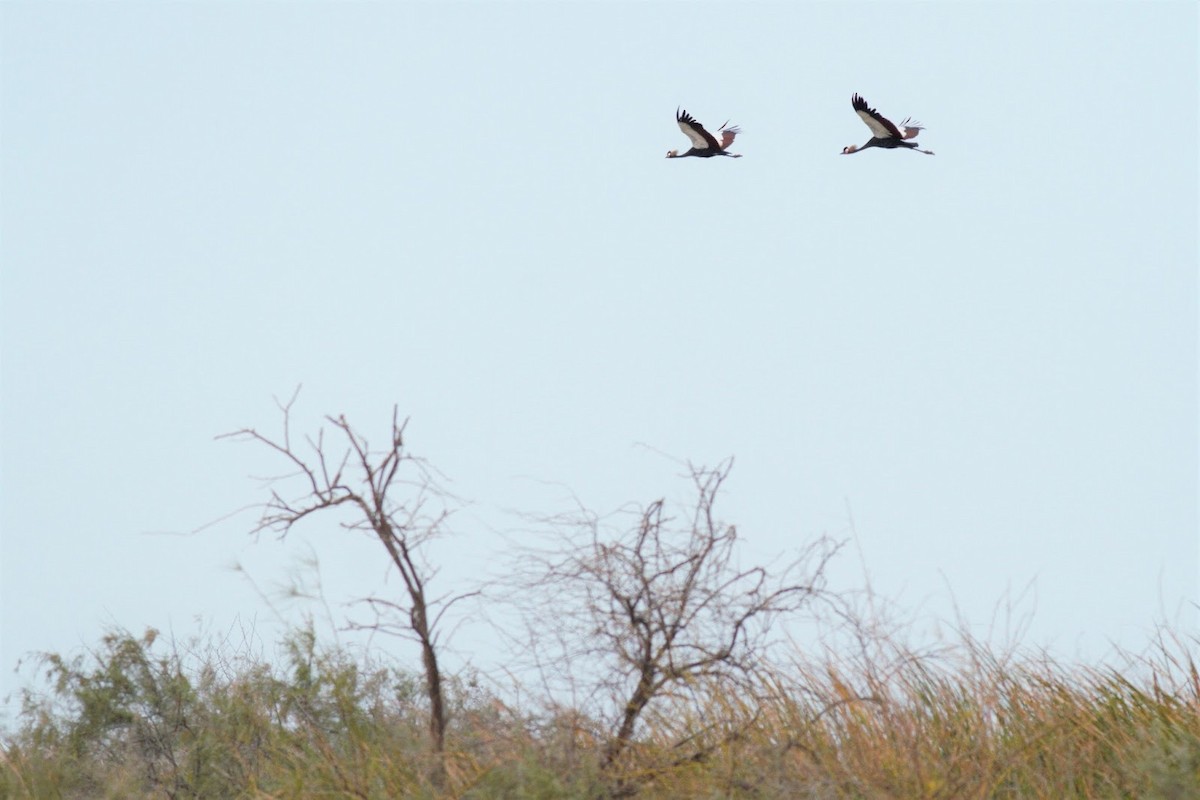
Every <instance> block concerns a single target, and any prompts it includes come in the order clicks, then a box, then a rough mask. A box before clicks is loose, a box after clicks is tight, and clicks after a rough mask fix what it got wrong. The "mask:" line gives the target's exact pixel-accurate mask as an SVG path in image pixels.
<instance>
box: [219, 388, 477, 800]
mask: <svg viewBox="0 0 1200 800" xmlns="http://www.w3.org/2000/svg"><path fill="white" fill-rule="evenodd" d="M295 399H296V398H295V397H294V396H293V397H292V400H291V401H289V402H288V403H286V404H282V403H281V404H280V410H281V411H282V412H283V436H282V438H281V439H278V440H276V439H271V438H269V437H267V436H264V435H263V434H261V433H259V432H258V431H256V430H253V429H243V430H240V431H236V432H234V433H231V434H226V435H227V436H232V437H239V438H245V439H250V440H253V441H257V442H259V443H261V444H265V445H267V446H268V447H269V448H271V449H273V450H275V451H276V452H278V453H280V454H281V455H283V456H284V457H285V458H286V459H287V460H289V461H290V462H291V463H292V465H293V466H295V467H296V468H297V469H298V470H299V476H300V477H301V478H303V480H304V482H305V484H306V494H305V495H304V497H303V498H301V499H300V500H299V501H292V500H288V499H285V498H284V496H283V495H281V494H280V493H279V492H278V491H275V490H272V492H271V499H270V501H268V502H267V503H266V504H265V507H264V511H263V516H262V518H261V519H260V521H259V524H258V527H257V528H256V529H255V530H256V532H259V531H264V530H273V531H276V532H278V533H279V534H280V535H281V536H286V535H287V534H288V533H289V532H290V531H291V529H292V527H293V526H294V525H296V524H297V523H298V522H300V521H301V520H302V519H304V518H305V517H307V516H309V515H310V514H313V513H316V512H319V511H324V510H328V509H332V508H336V507H337V506H341V505H343V504H349V505H350V506H352V507H354V508H357V509H358V511H359V513H360V514H361V517H360V518H359V519H358V520H357V521H355V522H351V523H344V526H345V527H347V528H350V529H351V530H361V531H369V532H370V533H372V534H374V536H375V537H376V538H377V539H378V540H379V543H380V544H382V545H383V547H384V549H385V550H387V553H388V557H389V558H390V559H391V562H392V565H393V566H395V568H396V570H397V572H399V574H400V577H401V579H402V580H403V581H404V589H405V595H406V597H405V598H404V599H403V600H401V601H400V602H394V601H390V600H385V599H382V598H376V597H368V598H364V601H365V602H367V603H368V604H370V605H371V607H372V608H373V609H374V610H375V613H376V615H377V616H376V622H375V624H374V625H353V624H352V627H360V628H361V627H369V628H373V629H376V630H379V629H383V628H385V627H389V626H385V625H383V624H381V622H380V618H381V616H382V615H386V614H396V613H399V614H402V615H406V616H407V619H404V618H403V616H402V619H403V622H402V623H401V626H400V627H401V628H402V629H403V630H402V631H401V633H402V635H404V636H406V637H408V638H411V639H415V640H416V642H417V644H418V646H419V647H420V648H421V667H422V670H423V672H424V674H425V695H426V697H427V699H428V700H429V739H430V745H431V749H432V751H433V755H434V764H433V770H432V780H433V782H434V783H435V784H436V785H437V786H438V787H441V786H444V785H445V780H446V760H445V750H446V703H445V696H444V691H443V686H442V673H441V668H440V666H439V665H438V659H437V630H438V621H439V619H440V618H441V614H443V613H444V612H445V611H446V609H447V608H448V607H449V606H450V605H452V604H453V603H454V602H455V601H457V600H461V599H463V598H464V597H468V596H471V595H473V594H476V592H468V593H465V594H461V595H458V596H456V597H453V598H449V599H444V598H443V599H438V600H435V601H433V603H432V605H433V607H434V608H433V609H431V608H430V605H431V603H430V601H429V600H428V599H427V596H426V591H425V590H426V583H427V581H428V580H429V579H430V578H431V577H432V575H433V570H431V569H430V568H429V567H428V565H426V564H425V563H424V562H423V561H422V560H421V557H420V552H421V547H422V546H423V545H424V544H425V543H427V542H428V541H429V540H430V539H432V538H433V537H435V536H436V535H437V534H438V532H439V530H440V527H441V523H442V521H443V520H444V519H445V517H446V515H447V513H448V512H446V511H442V512H441V513H437V514H433V515H429V514H427V513H426V512H425V511H424V509H423V505H424V502H425V501H426V500H427V499H428V497H429V496H430V495H434V496H440V495H441V493H440V491H439V490H438V489H437V488H436V486H434V484H433V482H432V479H431V478H430V476H429V473H428V472H427V471H426V469H425V467H424V464H423V462H421V461H420V460H418V459H416V458H414V457H413V456H411V455H409V454H408V451H407V450H406V449H405V448H404V428H405V424H406V423H403V422H401V421H400V419H399V416H398V413H397V410H396V409H393V410H392V430H391V441H390V442H389V445H390V446H389V447H388V448H387V449H385V450H383V451H372V450H371V449H370V448H369V447H368V445H367V441H366V439H365V438H364V437H363V436H361V435H360V434H359V433H357V432H356V431H355V430H354V429H353V428H352V427H351V426H350V424H349V423H348V422H347V421H346V419H345V417H342V416H339V417H336V418H335V417H326V419H327V420H328V421H329V422H330V423H332V424H333V426H334V427H335V428H336V429H337V430H338V431H340V432H341V434H342V435H343V436H345V439H346V447H345V449H344V450H343V451H342V453H341V454H340V456H339V457H336V458H334V457H332V456H335V455H337V454H336V453H334V452H331V451H330V448H327V446H326V444H325V438H324V431H321V432H320V433H318V435H317V437H316V439H311V438H310V439H306V441H307V443H308V445H309V447H311V449H312V453H311V454H301V453H300V452H299V451H298V450H297V449H296V448H295V447H294V445H293V443H292V439H291V431H290V425H289V422H290V411H291V406H292V403H294V402H295ZM412 471H415V473H416V475H415V478H412V477H408V476H407V475H406V474H405V473H406V472H412ZM347 472H350V473H357V474H355V475H354V477H353V478H351V477H348V476H347V474H346V473H347ZM397 484H399V485H400V486H402V487H416V492H415V495H412V496H405V497H399V498H398V497H396V496H395V494H394V491H393V490H395V489H396V487H397ZM431 611H433V612H436V613H431Z"/></svg>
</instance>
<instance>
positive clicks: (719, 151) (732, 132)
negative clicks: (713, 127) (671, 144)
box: [667, 108, 742, 158]
mask: <svg viewBox="0 0 1200 800" xmlns="http://www.w3.org/2000/svg"><path fill="white" fill-rule="evenodd" d="M675 121H676V122H678V123H679V130H681V131H683V135H684V136H686V137H688V138H689V139H691V140H692V149H691V150H688V151H687V152H686V153H680V152H679V151H678V150H671V151H670V152H668V153H667V158H687V157H688V156H696V158H712V157H713V156H729V157H730V158H741V156H740V155H737V154H735V153H727V152H725V148H727V147H729V145H731V144H733V138H734V137H735V136H737V135H738V134H739V133H741V132H742V129H741V128H739V127H738V126H736V125H734V126H733V127H727V126H728V125H729V122H728V120H727V121H726V122H725V124H724V125H722V126H721V129H720V130H719V131H717V133H719V134H721V141H719V142H718V141H717V139H716V137H715V136H713V135H712V134H711V133H709V132H708V131H706V130H704V126H703V125H701V124H700V123H699V122H696V118H695V117H693V116H692V115H691V114H689V113H688V112H686V111H682V112H681V111H680V110H679V109H678V108H677V109H675Z"/></svg>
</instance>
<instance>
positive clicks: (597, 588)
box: [521, 460, 840, 794]
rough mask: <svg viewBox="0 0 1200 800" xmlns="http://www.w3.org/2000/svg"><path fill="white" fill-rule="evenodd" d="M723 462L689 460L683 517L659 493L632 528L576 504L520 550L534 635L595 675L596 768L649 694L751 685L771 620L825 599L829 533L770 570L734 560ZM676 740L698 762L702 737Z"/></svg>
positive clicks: (613, 762) (607, 762)
mask: <svg viewBox="0 0 1200 800" xmlns="http://www.w3.org/2000/svg"><path fill="white" fill-rule="evenodd" d="M731 467H732V460H728V461H725V462H723V463H722V464H720V465H718V466H717V467H716V468H705V467H696V466H693V465H691V464H689V465H688V469H689V477H690V478H691V481H692V483H693V489H694V491H695V500H694V505H692V506H690V507H689V508H688V510H687V517H685V518H683V519H675V518H673V517H671V516H669V514H668V511H667V507H666V503H665V501H664V500H657V501H655V502H652V503H650V504H649V505H648V506H645V507H643V508H640V509H637V510H636V511H635V512H634V515H635V516H634V518H635V519H636V524H634V525H632V526H630V527H628V528H626V529H624V530H621V529H619V528H618V529H616V530H613V529H612V528H611V527H607V526H604V525H602V524H601V519H600V518H599V517H597V516H596V515H594V514H592V513H590V512H588V511H586V510H585V509H582V508H581V509H579V510H578V511H576V512H573V513H572V514H569V515H567V516H566V517H560V518H557V519H555V520H552V521H551V524H552V527H553V529H554V531H555V532H556V534H557V536H558V538H557V540H556V543H555V544H554V545H552V546H551V547H549V548H544V549H541V550H533V551H530V552H526V553H523V554H522V560H523V561H524V565H525V566H524V568H523V569H522V570H521V572H522V579H521V580H522V583H523V585H524V586H525V587H526V590H527V592H529V593H531V594H533V596H534V597H536V598H539V600H540V602H541V605H540V606H539V605H536V604H535V605H534V607H533V609H532V610H533V616H531V620H532V623H531V626H530V627H531V633H532V634H533V638H534V640H535V641H540V642H543V643H546V642H548V643H552V644H557V645H558V647H557V648H556V649H557V651H558V654H559V659H560V660H561V659H566V660H570V661H571V662H573V663H575V664H580V663H583V664H587V666H588V668H590V669H592V670H597V669H598V670H599V672H598V673H597V672H593V674H592V677H593V679H595V680H596V681H597V682H598V685H599V686H600V687H601V688H600V690H599V692H598V693H599V694H600V695H601V696H603V698H604V700H605V701H606V703H607V707H608V713H607V717H606V718H607V720H608V724H609V726H610V727H609V734H608V737H607V743H606V744H605V746H604V748H603V751H602V752H601V753H600V755H599V758H600V769H601V771H602V772H603V773H607V774H613V773H614V768H615V767H616V766H617V764H618V762H619V760H620V759H621V756H622V754H623V753H624V752H625V751H626V749H627V748H628V747H629V745H630V744H631V743H632V742H633V741H634V738H635V733H636V731H637V726H638V722H639V720H640V719H641V718H642V716H643V713H644V712H646V711H647V709H648V708H649V707H651V705H652V704H654V703H655V702H656V701H663V702H676V701H679V700H680V699H681V698H686V697H688V696H692V697H695V696H696V695H698V694H699V692H700V689H699V687H709V688H712V687H720V690H721V691H733V692H736V691H750V690H751V689H752V687H753V686H754V684H755V683H756V681H755V678H756V674H757V672H758V670H759V668H760V667H761V666H763V662H764V659H765V658H766V657H767V654H768V650H769V645H770V642H771V636H770V630H771V626H772V623H774V622H776V621H777V620H778V619H779V618H780V617H781V616H783V615H787V614H792V613H795V612H798V611H800V610H801V609H803V608H804V607H805V606H806V605H808V604H810V603H812V602H813V601H814V600H816V599H818V598H820V597H823V596H824V595H825V592H824V572H825V567H826V565H827V563H828V561H829V559H830V558H831V557H832V556H833V555H834V553H835V552H836V551H837V550H838V548H839V547H840V545H839V544H837V543H836V542H834V541H832V540H830V539H828V538H825V537H821V538H819V539H817V540H815V541H812V542H811V543H809V544H808V545H807V546H806V547H805V548H804V549H803V550H802V551H801V552H800V553H799V554H798V555H797V556H796V557H795V558H794V559H793V560H792V561H790V562H789V563H786V564H784V565H783V566H782V567H780V568H778V569H777V570H771V569H769V568H767V567H763V566H752V567H749V568H743V567H741V566H739V564H738V561H737V558H736V548H735V545H736V542H737V530H736V529H735V528H734V526H733V525H727V524H724V523H723V522H721V521H719V520H718V519H717V518H716V516H715V515H714V503H715V501H716V498H717V495H718V494H719V492H720V489H721V486H722V484H723V483H724V482H725V479H726V478H727V477H728V475H729V471H730V469H731ZM538 658H539V660H540V659H542V658H543V656H540V655H539V656H538ZM540 663H544V662H540ZM577 678H578V673H577V672H576V673H574V674H572V675H571V679H572V680H577ZM574 688H575V690H576V691H577V690H578V687H577V686H576V687H574ZM703 740H707V741H709V742H710V745H702V744H701V743H700V742H701V741H703ZM679 744H680V745H681V747H679V748H677V749H676V754H677V759H676V761H675V763H683V762H685V761H688V760H701V759H703V758H704V757H705V755H706V752H705V751H706V749H710V748H711V737H707V739H706V737H703V736H698V737H693V738H692V739H691V740H690V742H680V743H679ZM632 791H633V788H632V787H629V786H628V785H626V786H625V787H624V788H621V789H619V790H618V791H617V792H616V793H617V794H629V793H632Z"/></svg>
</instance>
